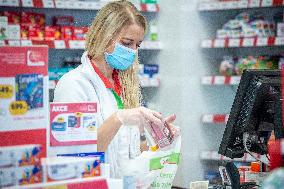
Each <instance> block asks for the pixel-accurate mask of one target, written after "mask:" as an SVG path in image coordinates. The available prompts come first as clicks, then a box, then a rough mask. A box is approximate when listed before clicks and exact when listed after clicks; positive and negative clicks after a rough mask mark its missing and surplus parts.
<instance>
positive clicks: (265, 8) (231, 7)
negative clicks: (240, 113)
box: [198, 0, 284, 170]
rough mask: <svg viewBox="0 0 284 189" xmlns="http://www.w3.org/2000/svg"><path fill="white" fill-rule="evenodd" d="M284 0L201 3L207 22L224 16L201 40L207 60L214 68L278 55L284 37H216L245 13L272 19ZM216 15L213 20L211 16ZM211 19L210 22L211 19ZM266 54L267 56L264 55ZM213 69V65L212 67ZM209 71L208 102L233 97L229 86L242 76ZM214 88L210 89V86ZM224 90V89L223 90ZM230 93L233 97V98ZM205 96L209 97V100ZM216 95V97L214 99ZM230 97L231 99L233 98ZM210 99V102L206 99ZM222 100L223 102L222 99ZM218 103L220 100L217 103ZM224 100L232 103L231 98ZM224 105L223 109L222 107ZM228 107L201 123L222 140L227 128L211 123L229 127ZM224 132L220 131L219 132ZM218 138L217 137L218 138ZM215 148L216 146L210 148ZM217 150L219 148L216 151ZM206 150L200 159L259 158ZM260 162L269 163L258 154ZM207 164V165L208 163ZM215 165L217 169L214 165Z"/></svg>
mask: <svg viewBox="0 0 284 189" xmlns="http://www.w3.org/2000/svg"><path fill="white" fill-rule="evenodd" d="M283 9H284V1H283V0H239V1H222V2H217V1H212V2H210V1H208V2H206V3H199V6H198V11H199V14H200V15H202V16H203V18H204V19H205V20H206V22H208V21H210V19H216V18H219V17H220V20H214V21H212V23H213V24H212V23H210V24H211V25H210V24H209V25H210V28H208V31H209V32H210V34H212V35H211V36H208V35H207V36H205V37H204V38H203V39H201V41H200V47H201V49H202V51H203V53H204V56H205V57H208V63H209V64H214V66H219V64H218V63H217V62H220V59H221V58H222V56H224V55H231V56H233V57H234V56H238V57H242V56H249V55H257V56H259V55H275V53H278V52H279V51H280V50H279V49H280V48H282V47H283V46H284V37H279V36H274V37H250V38H246V37H242V38H216V37H214V36H215V32H216V30H217V29H220V27H221V26H222V25H223V24H225V22H226V20H228V19H233V18H235V15H237V14H239V13H241V12H249V13H257V12H261V13H263V14H268V17H269V18H272V17H273V15H274V14H275V13H279V12H280V11H281V13H282V14H283ZM210 16H212V17H210ZM209 18H210V19H209ZM273 49H275V52H273V51H274V50H273ZM263 52H265V54H262V53H263ZM211 67H213V66H211ZM212 70H214V69H209V70H208V71H209V72H211V73H207V74H208V75H207V76H203V77H202V78H201V85H203V86H204V90H206V92H209V93H210V90H211V91H212V93H210V95H208V94H206V95H208V96H209V97H208V99H210V100H211V99H216V98H228V97H227V96H232V93H233V91H234V92H235V90H233V91H232V90H229V89H228V90H227V88H230V87H227V86H234V87H235V86H238V84H239V82H240V79H241V77H240V76H230V77H229V76H219V74H220V73H217V72H218V71H217V70H218V69H215V70H214V71H212ZM208 86H210V87H208ZM219 89H222V90H219ZM229 94H230V95H229ZM206 95H205V98H206ZM212 96H214V97H212ZM229 98H230V97H229ZM205 100H207V99H205ZM218 100H219V99H218ZM216 101H217V100H216ZM220 101H221V102H222V100H219V101H218V102H220ZM224 101H226V102H228V101H227V99H226V100H225V99H224ZM221 106H223V107H224V108H223V110H222V109H221V108H220V107H221ZM227 108H228V107H227V104H226V103H224V104H216V107H214V108H212V109H213V111H211V112H208V113H207V114H203V115H201V122H202V124H204V125H205V126H206V129H207V128H208V129H211V130H212V132H215V133H221V134H220V135H218V138H219V137H222V133H223V131H224V127H221V126H220V127H217V126H216V127H213V128H210V124H215V125H222V126H223V125H225V124H226V123H227V121H228V118H229V114H226V113H227V111H228V110H229V109H227ZM216 112H225V114H224V113H222V114H219V113H216ZM219 131H220V132H219ZM214 136H215V135H214ZM209 148H211V149H214V148H212V147H209ZM216 150H217V149H216ZM216 150H210V151H202V152H200V159H201V160H203V161H206V162H207V161H223V160H228V161H236V162H244V163H245V162H252V161H255V159H254V158H253V157H252V156H250V155H249V154H245V155H244V157H242V158H236V159H234V160H231V159H230V158H228V157H225V156H223V155H220V154H218V151H216ZM257 156H258V157H259V158H260V159H262V160H264V161H265V162H267V158H266V156H260V155H257ZM206 162H204V163H206ZM214 164H215V167H214V166H212V165H214ZM214 164H213V163H210V166H211V167H210V166H208V169H210V170H211V169H214V170H215V169H216V170H217V168H216V166H217V164H218V163H214Z"/></svg>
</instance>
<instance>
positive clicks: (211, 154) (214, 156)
mask: <svg viewBox="0 0 284 189" xmlns="http://www.w3.org/2000/svg"><path fill="white" fill-rule="evenodd" d="M255 155H256V156H257V157H258V158H260V159H261V160H263V161H264V162H267V158H266V156H264V155H259V154H255ZM200 159H201V160H211V161H223V160H230V161H237V162H252V161H256V160H255V159H254V158H253V157H252V156H251V155H249V154H247V153H245V155H244V156H243V157H242V158H235V159H233V160H232V159H231V158H228V157H226V156H223V155H221V154H218V152H217V151H202V152H201V153H200Z"/></svg>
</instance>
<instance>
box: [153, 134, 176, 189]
mask: <svg viewBox="0 0 284 189" xmlns="http://www.w3.org/2000/svg"><path fill="white" fill-rule="evenodd" d="M180 148H181V136H179V137H177V138H176V140H175V142H174V143H173V144H172V145H171V146H170V148H169V149H168V150H160V151H157V153H158V157H156V158H152V159H151V160H150V171H157V170H160V172H159V175H158V176H157V178H156V179H155V180H154V182H153V183H152V184H151V187H150V188H151V189H167V188H169V189H170V188H171V187H172V183H173V180H174V178H175V175H176V172H177V168H178V164H179V160H180Z"/></svg>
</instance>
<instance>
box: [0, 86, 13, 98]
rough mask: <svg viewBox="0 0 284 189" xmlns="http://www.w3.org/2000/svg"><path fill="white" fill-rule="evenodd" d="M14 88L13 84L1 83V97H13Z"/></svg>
mask: <svg viewBox="0 0 284 189" xmlns="http://www.w3.org/2000/svg"><path fill="white" fill-rule="evenodd" d="M13 94H14V89H13V86H12V85H0V98H12V97H13Z"/></svg>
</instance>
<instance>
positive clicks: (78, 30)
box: [73, 27, 88, 40]
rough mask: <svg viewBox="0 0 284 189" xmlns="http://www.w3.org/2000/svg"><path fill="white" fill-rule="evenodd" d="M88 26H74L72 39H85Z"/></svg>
mask: <svg viewBox="0 0 284 189" xmlns="http://www.w3.org/2000/svg"><path fill="white" fill-rule="evenodd" d="M87 32H88V27H74V33H73V39H74V40H85V39H86V34H87Z"/></svg>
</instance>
